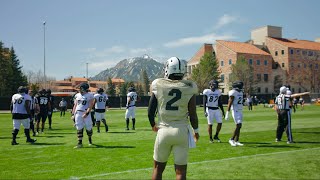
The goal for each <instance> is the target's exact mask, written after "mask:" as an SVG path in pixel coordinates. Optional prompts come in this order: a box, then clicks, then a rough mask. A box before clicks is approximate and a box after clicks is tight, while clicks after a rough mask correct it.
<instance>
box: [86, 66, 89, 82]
mask: <svg viewBox="0 0 320 180" xmlns="http://www.w3.org/2000/svg"><path fill="white" fill-rule="evenodd" d="M86 64H87V71H86V72H87V79H88V78H89V77H88V64H89V63H86Z"/></svg>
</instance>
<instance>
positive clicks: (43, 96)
mask: <svg viewBox="0 0 320 180" xmlns="http://www.w3.org/2000/svg"><path fill="white" fill-rule="evenodd" d="M36 106H37V107H36V108H37V109H40V112H39V114H38V116H37V134H39V128H40V121H41V133H43V130H44V125H45V123H46V120H47V117H48V112H49V110H50V109H51V104H50V101H49V98H48V96H47V93H46V90H45V89H41V90H40V91H39V94H38V95H37V96H36Z"/></svg>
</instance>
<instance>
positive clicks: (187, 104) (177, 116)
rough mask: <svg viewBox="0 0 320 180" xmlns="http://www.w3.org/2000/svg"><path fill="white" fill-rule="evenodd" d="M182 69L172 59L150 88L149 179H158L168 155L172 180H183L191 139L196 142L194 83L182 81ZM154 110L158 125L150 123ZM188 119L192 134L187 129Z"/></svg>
mask: <svg viewBox="0 0 320 180" xmlns="http://www.w3.org/2000/svg"><path fill="white" fill-rule="evenodd" d="M186 68H187V67H186V62H185V61H182V60H179V59H178V58H177V57H172V58H170V59H168V60H167V62H166V66H165V78H160V79H156V80H154V81H153V82H152V84H151V89H150V91H151V92H152V96H151V98H150V102H149V107H148V118H149V122H150V124H151V126H152V130H153V131H155V132H157V137H156V140H155V144H154V155H153V158H154V169H153V174H152V179H162V173H163V171H164V169H165V167H166V163H167V161H168V158H169V156H170V153H171V151H173V154H174V164H175V166H174V167H175V172H176V179H186V174H187V162H188V148H189V146H190V147H191V146H194V138H195V139H196V140H198V138H199V134H198V117H197V113H196V101H195V94H197V92H198V88H197V86H196V84H195V83H194V82H192V81H187V80H182V78H183V76H184V74H185V73H186ZM156 110H158V120H159V122H158V125H156V123H155V120H154V119H155V114H156ZM189 117H190V122H191V125H192V127H193V129H194V131H193V130H192V129H191V128H190V125H189V122H188V121H189V120H188V118H189ZM194 133H195V134H194Z"/></svg>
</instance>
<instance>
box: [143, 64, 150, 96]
mask: <svg viewBox="0 0 320 180" xmlns="http://www.w3.org/2000/svg"><path fill="white" fill-rule="evenodd" d="M142 79H143V91H144V92H145V95H148V92H149V91H150V80H149V77H148V74H147V71H146V70H145V69H143V70H142Z"/></svg>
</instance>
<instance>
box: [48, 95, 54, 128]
mask: <svg viewBox="0 0 320 180" xmlns="http://www.w3.org/2000/svg"><path fill="white" fill-rule="evenodd" d="M47 96H48V100H49V102H50V107H49V109H48V120H49V129H52V127H51V125H52V113H53V109H54V100H55V98H54V96H52V95H51V89H47Z"/></svg>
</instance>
